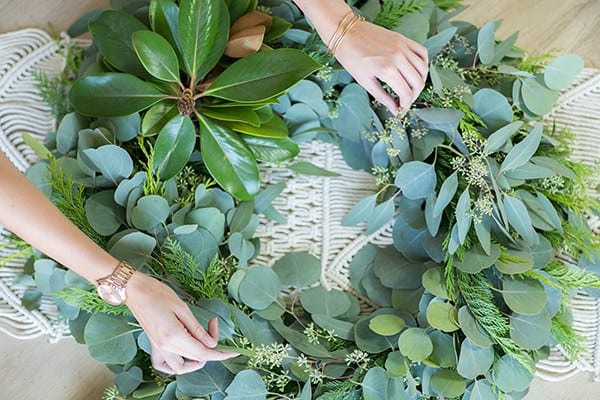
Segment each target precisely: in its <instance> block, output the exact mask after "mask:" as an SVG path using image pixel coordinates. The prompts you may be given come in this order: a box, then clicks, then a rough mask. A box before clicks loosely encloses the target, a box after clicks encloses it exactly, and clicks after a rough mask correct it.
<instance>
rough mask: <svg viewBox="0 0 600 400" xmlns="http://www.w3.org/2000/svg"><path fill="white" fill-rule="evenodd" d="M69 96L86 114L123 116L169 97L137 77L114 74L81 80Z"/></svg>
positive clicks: (77, 108)
mask: <svg viewBox="0 0 600 400" xmlns="http://www.w3.org/2000/svg"><path fill="white" fill-rule="evenodd" d="M69 96H70V99H71V103H72V104H73V107H74V108H75V110H77V111H79V112H80V113H82V114H84V115H93V116H96V117H121V116H123V115H129V114H133V113H136V112H138V111H141V110H144V109H146V108H148V107H150V106H152V105H154V104H156V103H158V102H159V101H161V100H163V99H164V98H165V96H166V94H164V93H162V92H161V91H160V90H158V89H157V88H156V87H155V86H153V85H151V84H150V83H148V82H144V81H142V80H141V79H139V78H136V77H135V76H133V75H129V74H121V73H113V72H111V73H104V74H101V75H92V76H85V77H83V78H81V79H79V80H78V81H77V82H75V83H74V84H73V87H72V88H71V90H70V92H69Z"/></svg>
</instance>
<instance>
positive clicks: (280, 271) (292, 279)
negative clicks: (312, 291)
mask: <svg viewBox="0 0 600 400" xmlns="http://www.w3.org/2000/svg"><path fill="white" fill-rule="evenodd" d="M273 271H275V273H276V274H277V275H278V276H279V279H280V280H281V283H282V284H283V285H289V286H294V287H306V286H310V285H312V284H314V283H316V282H317V281H318V280H319V279H320V277H321V261H320V260H319V259H318V258H316V257H315V256H313V255H311V254H309V253H307V252H292V253H288V254H286V255H284V256H283V257H281V258H280V259H279V260H277V261H275V264H273Z"/></svg>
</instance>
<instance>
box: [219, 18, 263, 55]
mask: <svg viewBox="0 0 600 400" xmlns="http://www.w3.org/2000/svg"><path fill="white" fill-rule="evenodd" d="M234 26H235V25H234ZM266 31H267V28H266V27H265V26H263V25H258V26H253V27H249V28H246V29H244V30H242V31H240V32H235V33H234V32H233V27H232V31H231V36H230V37H229V42H228V43H227V47H226V48H225V55H226V56H228V57H232V58H242V57H247V56H249V55H251V54H254V53H256V52H257V51H259V50H260V48H261V47H262V45H263V40H264V38H265V33H266Z"/></svg>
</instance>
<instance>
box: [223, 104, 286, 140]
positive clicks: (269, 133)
mask: <svg viewBox="0 0 600 400" xmlns="http://www.w3.org/2000/svg"><path fill="white" fill-rule="evenodd" d="M238 108H239V107H235V108H232V110H233V112H235V110H237V109H238ZM224 125H227V126H228V127H229V128H231V129H233V130H234V131H236V132H239V133H245V134H247V135H251V136H257V137H264V138H271V139H283V138H287V137H288V126H287V125H286V123H285V121H284V120H283V119H281V117H280V116H278V115H275V114H273V116H272V118H271V119H269V120H268V121H267V122H261V123H260V124H259V125H258V126H254V125H251V124H247V123H243V122H235V121H229V122H224Z"/></svg>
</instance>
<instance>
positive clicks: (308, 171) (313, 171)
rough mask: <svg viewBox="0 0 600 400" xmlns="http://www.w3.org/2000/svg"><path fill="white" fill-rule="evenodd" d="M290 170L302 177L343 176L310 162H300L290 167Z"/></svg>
mask: <svg viewBox="0 0 600 400" xmlns="http://www.w3.org/2000/svg"><path fill="white" fill-rule="evenodd" d="M288 169H289V170H291V171H294V172H295V173H297V174H300V175H309V176H324V177H336V176H341V174H340V173H338V172H334V171H329V170H327V169H325V168H321V167H319V166H317V165H315V164H313V163H311V162H308V161H298V162H296V163H294V164H292V165H288Z"/></svg>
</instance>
